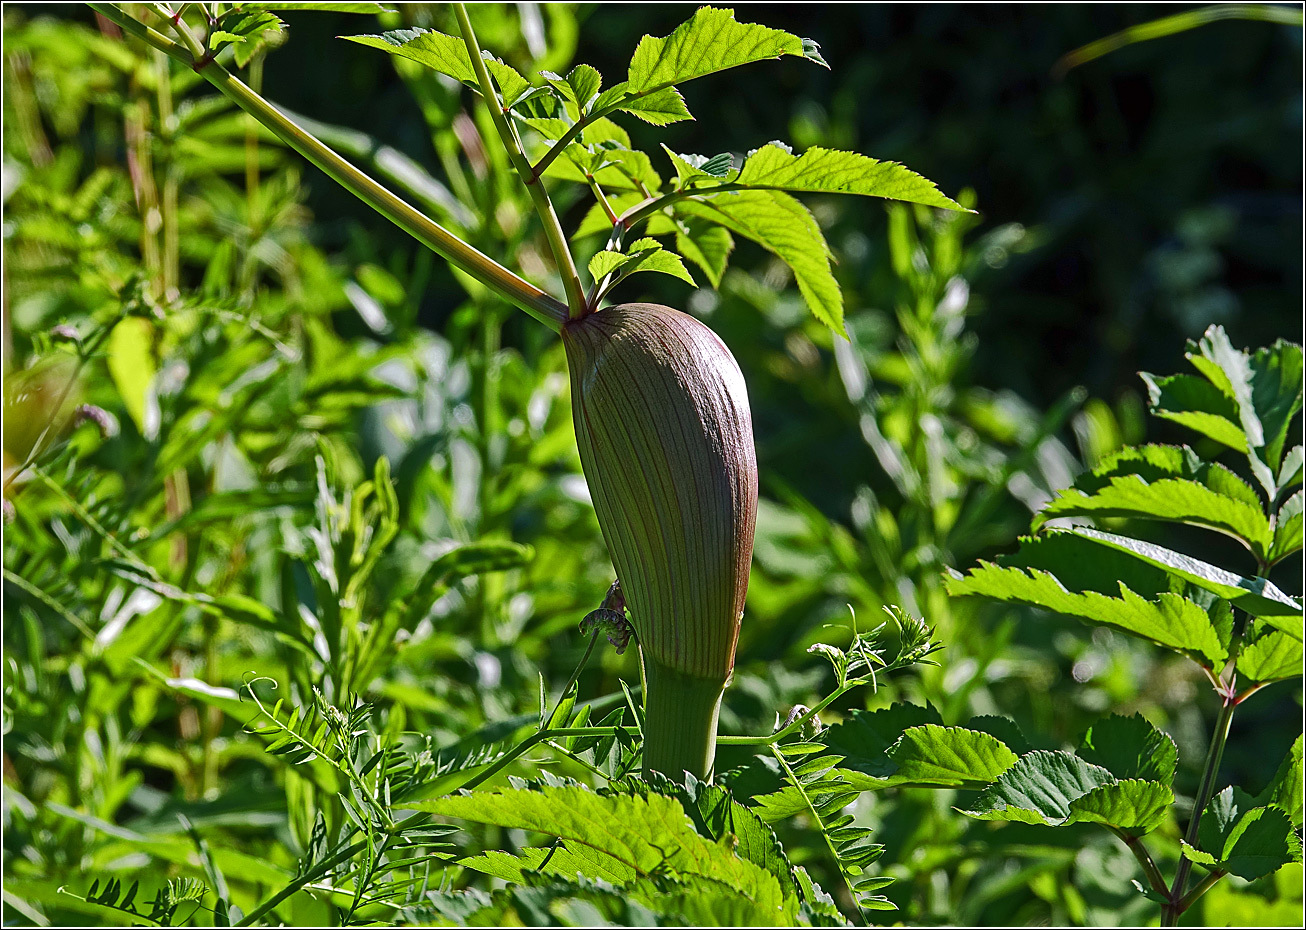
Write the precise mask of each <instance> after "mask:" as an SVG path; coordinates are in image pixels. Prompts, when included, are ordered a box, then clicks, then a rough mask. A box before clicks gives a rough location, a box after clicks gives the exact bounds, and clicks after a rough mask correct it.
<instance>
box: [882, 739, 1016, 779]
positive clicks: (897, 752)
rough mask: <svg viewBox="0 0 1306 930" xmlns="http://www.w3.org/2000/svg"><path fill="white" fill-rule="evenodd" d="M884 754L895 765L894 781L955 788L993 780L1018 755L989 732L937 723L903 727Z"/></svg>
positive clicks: (1013, 762) (1008, 766)
mask: <svg viewBox="0 0 1306 930" xmlns="http://www.w3.org/2000/svg"><path fill="white" fill-rule="evenodd" d="M887 754H888V756H889V758H890V759H892V760H893V761H894V762H895V763H897V766H898V768H897V771H895V772H894V773H893V774H892V775H891V776H890V780H891V781H892V782H894V783H905V782H910V783H911V784H920V785H948V786H956V787H980V786H983V785H987V784H989V783H990V782H993V781H996V780H997V779H998V777H999V776H1001V775H1002V773H1003V772H1005V771H1006V770H1007V769H1009V768H1011V767H1012V766H1013V765H1015V764H1016V758H1017V757H1016V754H1015V753H1014V752H1012V751H1011V750H1010V749H1009V748H1007V747H1006V746H1005V745H1003V744H1002V743H1001V742H1000V741H999V740H998V739H997V738H996V737H994V736H991V735H989V734H988V733H981V732H978V731H976V730H966V729H963V728H961V727H941V726H938V725H936V724H926V725H925V726H921V727H912V728H911V729H909V730H906V731H905V732H904V733H903V734H902V736H901V737H900V738H899V739H898V741H897V742H896V743H894V744H893V746H891V747H890V748H889V750H888V753H887Z"/></svg>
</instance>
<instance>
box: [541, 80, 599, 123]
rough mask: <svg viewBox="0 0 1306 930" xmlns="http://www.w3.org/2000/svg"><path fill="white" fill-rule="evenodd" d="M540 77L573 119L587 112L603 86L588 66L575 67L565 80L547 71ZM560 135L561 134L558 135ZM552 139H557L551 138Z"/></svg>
mask: <svg viewBox="0 0 1306 930" xmlns="http://www.w3.org/2000/svg"><path fill="white" fill-rule="evenodd" d="M540 77H542V78H544V80H545V81H547V82H548V84H549V86H550V87H552V88H553V89H554V90H556V91H557V92H558V95H559V96H560V97H561V98H562V100H563V102H564V104H565V105H566V108H567V114H568V115H569V116H570V117H571V118H572V119H573V120H577V119H580V118H581V116H583V115H585V114H586V113H588V112H589V105H590V103H592V102H593V100H594V98H595V97H596V96H597V95H598V92H599V88H600V87H602V86H603V76H602V75H601V74H599V72H598V71H597V70H596V69H594V68H592V67H590V66H589V65H577V66H576V67H574V68H572V69H571V72H570V73H569V74H568V75H567V77H566V78H562V77H560V76H559V75H556V74H553V73H552V72H549V71H541V72H540ZM559 135H561V133H559ZM552 138H555V139H556V138H558V136H553V137H552Z"/></svg>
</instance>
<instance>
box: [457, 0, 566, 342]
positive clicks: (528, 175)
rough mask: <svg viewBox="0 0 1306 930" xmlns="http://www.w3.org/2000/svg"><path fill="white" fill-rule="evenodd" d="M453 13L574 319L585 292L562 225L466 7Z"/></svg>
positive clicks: (493, 119)
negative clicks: (511, 120)
mask: <svg viewBox="0 0 1306 930" xmlns="http://www.w3.org/2000/svg"><path fill="white" fill-rule="evenodd" d="M454 12H455V14H456V15H457V17H458V28H459V30H460V31H461V32H462V36H463V42H464V43H465V44H466V45H467V54H468V56H470V58H471V60H472V69H473V70H474V71H475V72H476V80H477V83H479V84H480V85H481V97H482V99H484V100H485V105H486V106H487V107H488V108H489V110H490V119H491V120H492V121H493V122H494V128H495V129H496V130H497V131H498V133H499V138H500V139H502V140H503V145H504V148H506V149H507V150H508V160H509V161H510V162H512V166H513V168H514V169H516V171H517V174H518V175H520V176H521V179H522V181H523V182H524V183H525V185H526V190H527V191H529V192H530V195H531V202H532V203H533V204H534V205H535V212H536V213H537V214H538V215H539V218H540V222H541V223H543V224H544V237H545V239H546V240H548V243H549V249H550V251H551V252H552V253H553V261H554V263H555V264H556V265H557V267H558V274H559V275H561V276H562V284H563V287H564V288H565V289H566V292H567V306H568V309H569V315H570V316H571V318H572V319H576V318H577V317H579V316H581V315H582V314H583V313H584V312H585V306H586V302H585V291H584V290H583V289H582V287H581V284H580V276H579V275H578V274H577V273H576V262H575V260H574V259H573V258H572V256H571V247H570V246H569V245H568V244H567V237H566V235H565V234H564V233H563V231H562V224H561V223H560V222H559V221H558V215H557V213H556V212H555V211H554V209H553V202H552V201H551V200H550V199H549V194H548V191H546V190H545V189H544V184H543V183H542V182H541V181H540V180H539V177H538V176H537V175H536V174H535V173H534V172H533V170H532V169H531V164H530V162H529V161H527V160H526V155H525V152H524V151H523V149H522V145H521V140H520V139H518V138H517V135H516V133H515V132H514V131H513V128H512V127H511V126H510V125H509V124H508V120H507V118H506V117H505V115H504V107H503V105H502V104H501V103H500V102H499V96H498V94H496V93H495V90H494V84H493V83H492V82H491V80H490V72H489V70H488V69H487V68H486V67H485V59H484V58H482V57H481V48H480V46H479V45H478V44H477V42H476V32H475V31H474V30H473V29H472V22H471V20H470V19H469V18H468V16H467V7H466V5H465V4H462V3H456V4H454Z"/></svg>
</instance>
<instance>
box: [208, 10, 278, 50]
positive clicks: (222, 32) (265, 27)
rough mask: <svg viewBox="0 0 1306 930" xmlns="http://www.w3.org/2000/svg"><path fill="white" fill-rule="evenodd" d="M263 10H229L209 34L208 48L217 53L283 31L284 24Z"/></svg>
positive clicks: (219, 18)
mask: <svg viewBox="0 0 1306 930" xmlns="http://www.w3.org/2000/svg"><path fill="white" fill-rule="evenodd" d="M260 7H262V5H261V4H260ZM265 10H266V8H255V9H249V10H231V11H229V12H227V13H224V14H222V15H221V16H219V17H218V24H217V27H216V28H215V29H214V30H213V31H212V32H211V33H210V34H209V48H210V49H212V50H213V51H217V50H218V49H220V48H222V47H223V46H224V45H233V44H243V43H246V42H250V43H252V42H256V41H257V40H258V39H260V38H262V37H263V36H265V35H266V34H268V33H280V32H281V31H282V30H284V29H285V27H286V24H285V23H283V22H282V21H281V20H280V19H278V18H277V17H276V16H274V15H272V14H271V13H268V12H265Z"/></svg>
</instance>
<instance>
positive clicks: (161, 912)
mask: <svg viewBox="0 0 1306 930" xmlns="http://www.w3.org/2000/svg"><path fill="white" fill-rule="evenodd" d="M140 886H141V883H140V882H139V881H135V882H132V883H131V884H130V885H128V886H126V887H124V886H123V884H122V882H121V881H119V880H118V879H116V878H115V879H110V880H109V881H107V882H105V883H104V885H103V886H102V885H101V884H100V882H99V880H98V879H97V880H96V881H94V882H92V883H91V888H90V890H89V891H87V892H86V897H84V898H83V897H81V896H80V895H75V894H73V893H72V892H70V891H68V890H67V889H66V888H61V889H60V891H61V892H62V893H64V894H67V895H71V896H72V897H75V898H77V899H78V900H79V901H84V902H86V903H87V904H90V905H94V906H95V907H96V908H97V909H98V908H104V909H105V911H106V918H107V919H110V920H114V921H115V922H116V923H123V922H124V921H123V920H122V917H121V916H120V915H121V914H129V915H131V916H132V917H134V918H137V920H136V921H132V923H136V922H139V921H140V920H146V921H149V922H150V923H152V924H155V925H157V926H160V927H176V926H184V925H186V924H189V923H190V922H191V918H192V917H194V915H195V913H196V912H197V911H199V910H200V909H201V908H202V907H203V904H202V902H203V900H204V896H205V895H206V894H208V893H209V889H208V886H207V885H205V884H204V882H202V881H200V880H199V879H197V878H177V879H171V880H169V881H168V883H167V884H165V885H164V886H162V887H161V888H159V890H158V891H157V892H155V895H154V898H153V899H152V900H151V901H150V903H149V905H148V908H149V909H148V910H145V911H142V910H139V909H138V908H137V901H136V898H137V895H138V894H139V893H140ZM184 904H193V905H194V907H191V908H187V909H186V912H185V914H184V917H183V919H181V920H177V911H178V910H179V909H180V908H181V907H182V905H184ZM114 911H117V912H119V915H113V913H112V912H114Z"/></svg>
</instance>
